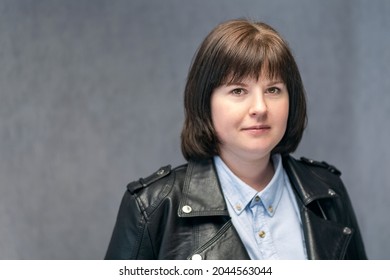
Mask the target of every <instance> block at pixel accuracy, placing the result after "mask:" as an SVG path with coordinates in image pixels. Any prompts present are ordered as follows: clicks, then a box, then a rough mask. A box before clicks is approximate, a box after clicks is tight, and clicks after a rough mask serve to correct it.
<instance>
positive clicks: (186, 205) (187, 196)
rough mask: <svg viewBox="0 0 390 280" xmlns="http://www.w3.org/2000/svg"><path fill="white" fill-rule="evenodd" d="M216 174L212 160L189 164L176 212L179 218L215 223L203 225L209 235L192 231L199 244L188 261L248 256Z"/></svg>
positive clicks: (246, 257) (244, 257)
mask: <svg viewBox="0 0 390 280" xmlns="http://www.w3.org/2000/svg"><path fill="white" fill-rule="evenodd" d="M216 174H217V173H216V171H215V170H214V164H213V161H212V160H211V159H210V160H205V161H196V162H194V161H190V162H189V163H188V167H187V172H186V176H185V179H184V185H183V196H182V199H181V201H180V204H179V209H178V215H179V217H182V218H196V217H198V218H201V217H208V221H218V222H209V223H207V224H206V225H205V227H207V232H209V233H210V232H212V234H210V235H208V234H206V235H203V234H200V232H199V231H198V230H194V234H195V235H200V236H195V237H194V239H195V240H198V241H199V245H198V246H197V248H195V250H194V251H193V254H192V255H191V256H189V259H191V258H194V259H196V258H202V259H214V260H216V259H220V260H228V259H246V260H249V256H248V253H247V252H246V249H245V247H244V245H243V243H242V241H241V239H240V237H239V235H238V233H237V231H236V229H235V228H234V226H233V224H232V222H231V219H230V216H229V211H228V209H227V205H226V202H225V199H224V196H223V193H222V190H221V187H220V185H219V181H218V178H217V175H216ZM213 217H214V218H213ZM210 228H211V230H210ZM200 231H201V232H205V231H206V230H205V229H202V230H200ZM205 236H206V238H204V237H205Z"/></svg>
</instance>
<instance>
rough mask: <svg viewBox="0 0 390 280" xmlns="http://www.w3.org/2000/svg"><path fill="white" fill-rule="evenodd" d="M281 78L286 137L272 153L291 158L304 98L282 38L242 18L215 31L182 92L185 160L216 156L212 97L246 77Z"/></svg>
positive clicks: (299, 135)
mask: <svg viewBox="0 0 390 280" xmlns="http://www.w3.org/2000/svg"><path fill="white" fill-rule="evenodd" d="M262 70H263V71H264V73H265V74H266V75H267V76H268V78H270V79H273V78H278V79H282V80H283V82H284V83H285V84H286V87H287V90H288V93H289V116H288V121H287V128H286V132H285V134H284V136H283V138H282V140H281V141H280V142H279V143H278V144H277V145H276V147H275V148H274V149H273V150H272V153H273V154H274V153H281V154H282V155H286V154H288V153H292V152H294V151H295V150H296V148H297V147H298V144H299V142H300V141H301V138H302V134H303V131H304V129H305V126H306V121H307V116H306V98H305V90H304V87H303V83H302V79H301V75H300V73H299V70H298V66H297V64H296V62H295V60H294V57H293V55H292V53H291V51H290V49H289V47H288V44H287V42H286V41H284V39H283V38H282V37H281V36H280V35H279V34H278V33H277V32H276V31H275V30H274V29H273V28H272V27H270V26H268V25H267V24H265V23H261V22H252V21H249V20H246V19H238V20H230V21H227V22H224V23H222V24H220V25H218V26H216V27H215V28H214V29H213V30H212V31H211V32H210V34H209V35H208V36H207V37H206V38H205V39H204V41H203V42H202V44H201V45H200V47H199V49H198V51H197V53H196V55H195V57H194V60H193V62H192V65H191V68H190V71H189V73H188V77H187V84H186V87H185V91H184V110H185V121H184V126H183V130H182V134H181V149H182V153H183V156H184V158H186V159H187V160H190V159H208V158H211V157H213V156H215V155H218V154H219V144H220V141H219V140H218V137H217V134H216V132H215V130H214V127H213V123H212V119H211V104H210V103H211V94H212V93H213V90H214V89H215V88H217V87H219V86H221V85H222V84H225V83H227V82H233V81H234V82H236V81H240V80H242V79H244V78H246V77H253V78H256V79H258V78H259V76H260V73H261V71H262Z"/></svg>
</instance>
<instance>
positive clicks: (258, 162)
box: [220, 154, 275, 191]
mask: <svg viewBox="0 0 390 280" xmlns="http://www.w3.org/2000/svg"><path fill="white" fill-rule="evenodd" d="M220 157H221V159H222V160H223V161H224V163H225V164H226V165H227V166H228V167H229V169H230V170H231V171H232V172H233V173H234V174H235V175H236V176H237V177H238V178H240V179H241V180H242V181H243V182H245V183H246V184H247V185H249V186H250V187H252V188H253V189H255V190H257V191H262V190H263V189H264V188H265V187H266V186H267V185H268V183H269V182H270V181H271V179H272V177H273V175H274V173H275V170H274V166H273V163H272V160H271V157H270V155H267V156H265V157H263V158H260V159H253V160H251V159H242V158H240V157H237V156H235V155H230V154H221V155H220Z"/></svg>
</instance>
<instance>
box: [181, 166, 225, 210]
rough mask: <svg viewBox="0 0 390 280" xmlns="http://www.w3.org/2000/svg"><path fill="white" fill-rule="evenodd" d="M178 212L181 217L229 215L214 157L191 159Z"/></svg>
mask: <svg viewBox="0 0 390 280" xmlns="http://www.w3.org/2000/svg"><path fill="white" fill-rule="evenodd" d="M178 214H179V216H180V217H194V216H229V212H228V209H227V205H226V202H225V199H224V197H223V194H222V190H221V187H220V185H219V181H218V178H217V172H216V171H215V168H214V164H213V160H212V159H209V160H203V161H189V163H188V167H187V171H186V175H185V179H184V185H183V196H182V199H181V201H180V205H179V213H178Z"/></svg>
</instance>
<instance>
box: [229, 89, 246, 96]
mask: <svg viewBox="0 0 390 280" xmlns="http://www.w3.org/2000/svg"><path fill="white" fill-rule="evenodd" d="M231 94H233V95H236V96H241V95H243V94H245V90H244V89H243V88H235V89H233V90H232V91H231Z"/></svg>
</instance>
